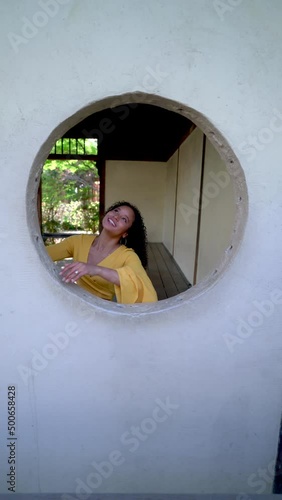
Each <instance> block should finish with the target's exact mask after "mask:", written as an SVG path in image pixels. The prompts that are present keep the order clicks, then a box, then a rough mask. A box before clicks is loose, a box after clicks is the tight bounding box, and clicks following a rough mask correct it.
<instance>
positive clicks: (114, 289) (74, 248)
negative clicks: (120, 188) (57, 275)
mask: <svg viewBox="0 0 282 500" xmlns="http://www.w3.org/2000/svg"><path fill="white" fill-rule="evenodd" d="M95 238H96V236H95V235H90V234H81V235H78V236H70V237H68V238H66V239H65V240H63V241H62V242H61V243H57V244H55V245H50V246H48V247H46V250H47V252H48V254H49V256H50V257H51V259H52V260H53V261H57V260H63V259H66V258H73V259H74V260H75V261H79V262H85V263H87V260H88V254H89V251H90V247H91V245H92V243H93V241H94V239H95ZM98 265H99V266H103V267H108V268H110V269H115V270H116V271H117V272H118V275H119V279H120V286H117V285H114V284H113V283H110V282H109V281H107V280H105V279H104V278H101V277H100V276H89V275H85V276H82V278H80V279H79V280H77V284H78V285H79V286H81V287H82V288H84V289H85V290H87V292H90V293H92V294H94V295H97V296H98V297H101V299H106V300H112V299H113V297H114V295H116V299H117V302H119V303H121V304H135V303H137V302H156V301H157V300H158V298H157V294H156V291H155V289H154V287H153V285H152V282H151V280H150V278H149V277H148V275H147V273H146V271H145V269H144V267H143V266H142V264H141V261H140V259H139V257H138V255H137V254H136V253H135V252H134V250H132V249H131V248H127V247H126V246H124V245H121V246H120V247H119V248H117V249H116V250H115V251H114V252H112V253H111V254H110V255H108V256H107V257H106V258H105V259H103V260H102V261H101V262H99V264H98Z"/></svg>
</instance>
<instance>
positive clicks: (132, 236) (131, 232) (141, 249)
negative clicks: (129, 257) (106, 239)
mask: <svg viewBox="0 0 282 500" xmlns="http://www.w3.org/2000/svg"><path fill="white" fill-rule="evenodd" d="M121 206H125V207H130V208H131V209H132V210H133V212H134V215H135V219H134V222H133V224H132V226H131V227H130V228H129V229H128V230H127V233H128V234H127V237H126V238H125V240H123V239H122V240H121V243H123V244H124V245H125V246H126V247H127V248H132V249H133V250H134V252H135V253H137V255H138V257H139V259H140V260H141V262H142V265H143V267H145V268H146V267H147V265H148V255H147V245H148V240H147V229H146V226H145V224H144V221H143V217H142V215H141V213H140V212H139V210H138V208H137V207H135V206H134V205H132V204H131V203H129V202H128V201H117V202H116V203H114V204H113V205H111V206H110V207H109V208H108V209H107V211H106V214H107V213H108V212H110V211H111V210H114V209H115V208H118V207H121Z"/></svg>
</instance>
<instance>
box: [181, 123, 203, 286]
mask: <svg viewBox="0 0 282 500" xmlns="http://www.w3.org/2000/svg"><path fill="white" fill-rule="evenodd" d="M202 150H203V132H202V131H201V130H200V129H199V128H196V129H195V130H193V132H192V134H191V135H189V136H188V138H187V139H186V141H184V142H183V144H182V145H181V146H180V152H179V171H178V184H177V210H176V223H175V243H174V258H175V260H176V262H177V264H178V265H179V266H180V268H181V270H182V272H183V273H184V274H185V276H186V278H187V279H188V280H189V281H190V283H193V274H194V263H195V252H196V236H197V227H198V207H199V196H197V193H198V192H199V188H200V180H201V163H202Z"/></svg>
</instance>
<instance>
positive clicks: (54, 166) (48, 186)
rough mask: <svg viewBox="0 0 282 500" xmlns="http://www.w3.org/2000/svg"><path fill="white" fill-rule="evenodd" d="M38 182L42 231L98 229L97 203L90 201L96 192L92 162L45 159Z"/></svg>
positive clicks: (95, 177)
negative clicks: (39, 182) (40, 186)
mask: <svg viewBox="0 0 282 500" xmlns="http://www.w3.org/2000/svg"><path fill="white" fill-rule="evenodd" d="M92 146H93V145H92ZM93 147H94V146H93ZM93 154H96V153H93ZM41 181H42V231H43V232H60V231H75V230H83V231H94V232H95V231H96V230H97V229H98V226H99V202H97V201H93V200H95V199H97V197H98V193H97V191H98V190H99V176H98V171H97V167H96V164H95V162H93V161H90V160H85V161H81V160H80V161H77V160H47V161H46V162H45V165H44V166H43V171H42V176H41Z"/></svg>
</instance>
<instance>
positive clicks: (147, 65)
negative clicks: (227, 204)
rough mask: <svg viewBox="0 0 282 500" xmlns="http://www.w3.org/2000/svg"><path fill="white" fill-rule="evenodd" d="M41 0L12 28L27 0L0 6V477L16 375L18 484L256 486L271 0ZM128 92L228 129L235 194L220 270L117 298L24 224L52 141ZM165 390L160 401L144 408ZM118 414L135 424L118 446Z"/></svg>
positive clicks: (266, 321) (265, 340) (269, 398)
mask: <svg viewBox="0 0 282 500" xmlns="http://www.w3.org/2000/svg"><path fill="white" fill-rule="evenodd" d="M63 3H64V4H63ZM232 3H233V4H234V3H236V2H232ZM223 4H224V5H227V2H224V3H223ZM228 4H229V3H228ZM55 5H57V12H56V13H55V14H54V15H49V17H47V22H46V23H45V24H44V22H43V24H44V25H43V26H42V27H41V28H35V29H34V30H33V34H32V33H31V29H29V33H28V36H26V35H27V28H26V27H25V26H26V24H25V23H26V19H27V20H30V22H31V23H33V22H34V21H35V22H36V23H37V24H38V20H39V17H38V12H40V11H42V8H41V7H40V6H39V3H38V2H37V0H36V1H33V0H14V1H13V2H2V4H1V19H0V23H1V44H0V51H1V72H2V78H1V93H0V100H1V118H2V124H3V126H2V129H1V138H0V142H1V163H2V166H1V183H0V203H1V210H0V238H1V261H0V262H1V264H0V265H1V286H2V290H3V293H2V299H1V311H0V313H1V316H0V322H1V327H0V337H1V354H0V356H1V360H0V379H1V391H0V408H1V415H2V420H1V422H2V424H1V432H0V449H1V450H2V453H1V455H0V470H1V471H2V474H3V476H2V477H3V478H6V474H7V473H8V453H7V452H8V450H7V425H6V423H5V419H6V415H7V414H6V408H7V393H6V388H7V387H8V386H9V385H14V384H15V385H16V386H17V437H18V441H17V443H18V445H17V464H16V467H17V491H18V492H19V493H21V492H22V493H24V492H40V491H41V492H50V491H54V492H66V491H67V492H69V493H72V496H73V497H74V498H79V497H78V493H81V490H80V491H79V492H78V491H77V488H78V481H79V480H80V481H82V482H84V483H86V482H88V486H86V488H88V491H87V490H86V492H87V493H89V489H90V491H94V492H109V493H111V492H121V493H123V492H124V493H127V492H129V493H130V492H131V493H133V492H136V493H138V492H148V491H149V492H151V493H154V492H157V493H160V494H162V493H237V492H246V493H249V494H255V493H257V492H259V493H269V492H270V491H271V479H270V481H269V482H268V481H266V480H265V481H264V480H263V479H260V483H259V482H258V475H259V471H260V470H264V469H266V468H269V469H270V470H271V466H272V461H273V460H274V459H275V456H276V450H277V442H278V433H279V425H280V417H281V383H282V380H281V378H282V377H281V352H282V345H281V343H282V338H281V301H280V299H279V292H274V291H275V289H280V288H281V272H280V269H281V254H282V248H281V247H282V234H281V219H282V214H281V207H282V200H281V193H282V170H281V118H279V116H278V115H277V113H279V112H280V113H281V112H282V111H281V85H280V84H279V83H278V82H280V81H281V76H282V75H281V73H282V67H281V50H280V47H281V43H282V33H281V15H282V4H281V2H280V0H279V1H278V0H269V1H268V2H265V1H262V0H256V2H253V1H251V0H245V1H244V2H237V6H230V5H229V7H228V8H226V9H225V10H219V8H218V7H217V8H216V5H217V4H216V3H215V2H211V1H210V0H198V1H197V2H195V1H194V0H178V1H177V2H174V3H173V2H171V1H168V0H155V1H154V2H151V0H144V1H142V2H140V1H137V0H107V1H106V2H105V1H104V0H103V1H102V0H84V1H83V2H80V1H79V0H69V1H68V2H67V1H65V2H62V0H60V5H59V3H57V4H55ZM45 17H46V16H45ZM160 19H161V22H160ZM33 20H34V21H33ZM43 21H44V19H43ZM39 23H40V20H39ZM41 24H42V16H41ZM9 33H10V34H11V33H14V34H17V37H18V38H16V40H17V43H18V45H16V46H15V43H16V42H15V38H11V36H10V38H9ZM23 33H24V34H25V36H24V34H23ZM19 37H22V38H19ZM11 40H14V44H13V45H12V44H11V43H12V42H11ZM16 49H17V50H16ZM134 92H139V94H138V99H140V98H142V99H143V101H144V102H149V103H150V102H152V103H155V104H156V105H160V102H163V103H164V106H167V107H169V108H170V109H174V110H175V111H177V110H179V112H180V113H187V116H188V115H189V116H190V117H191V118H192V119H194V120H196V122H197V124H200V125H202V127H203V128H204V130H205V132H206V133H207V135H208V136H209V137H210V138H211V139H212V131H213V129H214V127H216V128H217V130H218V131H219V132H220V134H221V135H223V136H224V137H226V138H227V139H228V142H229V144H230V146H231V147H232V148H233V150H234V151H235V153H236V154H237V156H238V158H239V160H240V162H241V165H242V168H243V170H244V174H245V178H246V183H247V188H248V207H249V212H248V218H247V221H246V230H245V234H244V237H243V238H242V232H241V229H240V228H241V227H242V226H240V225H239V226H238V219H236V221H237V222H236V225H237V229H236V232H235V233H234V237H233V241H234V250H233V252H231V253H230V254H231V255H232V253H234V252H235V255H234V258H233V259H232V261H231V262H230V263H229V265H228V266H227V267H226V268H225V272H224V273H223V274H220V279H218V280H216V278H214V279H210V280H208V281H207V283H206V285H205V286H204V285H199V286H196V287H193V288H192V289H191V290H189V291H188V292H187V293H186V295H185V296H182V297H181V298H179V297H176V298H175V300H174V298H173V299H171V300H170V301H168V302H166V301H162V302H163V303H159V304H156V305H152V306H148V305H140V306H135V307H130V306H118V305H116V304H104V302H103V301H101V300H98V299H96V300H94V299H93V300H92V301H91V300H90V299H89V298H88V297H87V295H86V294H85V293H84V292H82V291H81V290H80V291H76V289H75V290H74V287H72V286H71V285H67V284H62V283H61V282H59V278H58V277H57V276H56V274H55V272H54V271H53V270H52V269H53V268H52V266H51V264H50V262H49V260H48V259H47V257H46V254H44V253H43V252H44V249H43V245H42V242H41V240H40V233H39V228H38V224H36V223H35V214H36V209H35V204H36V196H35V188H36V186H37V183H38V179H37V178H38V172H39V164H42V163H43V161H44V159H45V158H46V156H47V154H48V152H49V150H50V148H51V143H53V142H54V141H55V140H56V139H57V138H59V137H60V136H61V135H62V134H63V133H64V132H65V131H66V130H67V129H68V128H70V126H72V125H74V124H75V123H77V122H78V121H79V120H81V119H83V118H84V117H85V116H86V115H89V114H91V113H92V112H96V111H98V110H99V109H101V108H102V107H104V106H110V105H114V103H113V101H119V102H123V103H125V99H128V98H129V97H126V96H124V95H125V94H127V93H129V94H130V95H131V94H132V93H134ZM148 94H149V95H148ZM107 96H114V99H113V101H112V100H111V99H109V100H107V99H106V98H107ZM134 98H135V95H134ZM162 99H163V100H162ZM100 101H103V102H100ZM181 110H184V111H181ZM195 110H196V111H195ZM70 117H71V118H70ZM265 129H267V130H265ZM50 134H51V136H50V138H49V135H50ZM220 134H219V133H216V138H214V139H213V140H214V144H216V146H217V148H218V150H219V151H220V152H221V154H224V155H225V156H226V157H227V160H228V165H229V169H230V172H232V174H233V175H234V179H235V181H236V182H237V192H236V193H237V194H236V204H237V215H238V213H240V210H241V213H242V214H243V216H246V204H247V196H246V192H245V191H244V177H243V176H242V173H241V171H240V169H234V164H232V163H231V159H232V161H235V166H236V156H234V155H232V154H231V153H230V151H229V149H228V147H227V145H226V143H225V142H224V141H222V139H221V135H220ZM48 138H49V139H48ZM46 141H47V142H46ZM32 165H33V167H32ZM36 179H37V180H36ZM240 183H241V186H242V187H241V188H240V189H239V185H240ZM27 186H28V189H26V187H27ZM8 187H9V189H8ZM239 192H240V193H242V196H241V198H242V200H240V197H239V196H238V194H239ZM26 209H27V211H26ZM7 214H8V216H7ZM238 227H239V229H238ZM239 243H240V244H239ZM266 301H268V302H266ZM265 304H266V305H265ZM263 311H266V312H263ZM243 325H245V327H244V328H243ZM58 337H60V340H58ZM55 342H56V343H57V345H58V346H59V345H60V347H56V345H55ZM168 398H169V401H170V403H171V404H173V405H174V406H173V407H172V408H167V410H166V412H167V413H165V412H164V410H161V409H159V410H158V409H157V408H160V404H163V403H164V402H165V401H167V399H168ZM161 402H162V403H161ZM153 417H155V418H153ZM166 417H167V418H166ZM156 418H157V419H158V421H157V420H156ZM160 418H161V419H162V420H163V421H162V422H160ZM146 419H147V420H146ZM148 419H149V420H148ZM134 426H139V427H140V429H141V428H142V436H143V439H144V440H141V439H138V438H136V437H135V441H133V442H132V441H131V444H124V438H125V439H126V438H129V437H130V436H131V433H132V427H134ZM144 429H145V430H144ZM150 432H151V433H150ZM124 433H127V434H125V435H124ZM122 437H123V441H122ZM133 444H135V446H134V449H133ZM114 450H119V451H120V459H119V461H118V462H119V465H116V463H117V454H115V459H114V458H113V454H112V452H113V451H114ZM110 458H111V459H112V460H113V461H115V465H114V466H113V470H112V471H111V472H110V473H109V474H108V476H109V477H108V478H107V479H103V478H102V476H101V475H99V476H98V475H96V476H93V474H94V465H93V462H94V461H95V462H97V463H98V464H99V463H100V462H101V461H109V460H110ZM121 458H122V459H123V460H121ZM97 474H98V473H97ZM93 478H96V480H97V478H98V479H99V478H100V484H99V486H98V487H97V484H96V485H95V483H93V480H94V479H93ZM101 478H102V479H101ZM91 479H92V483H91ZM258 483H259V484H258ZM80 484H82V483H80ZM89 484H92V486H89ZM6 491H7V484H6V483H5V479H4V480H2V481H1V492H3V493H4V492H6Z"/></svg>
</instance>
